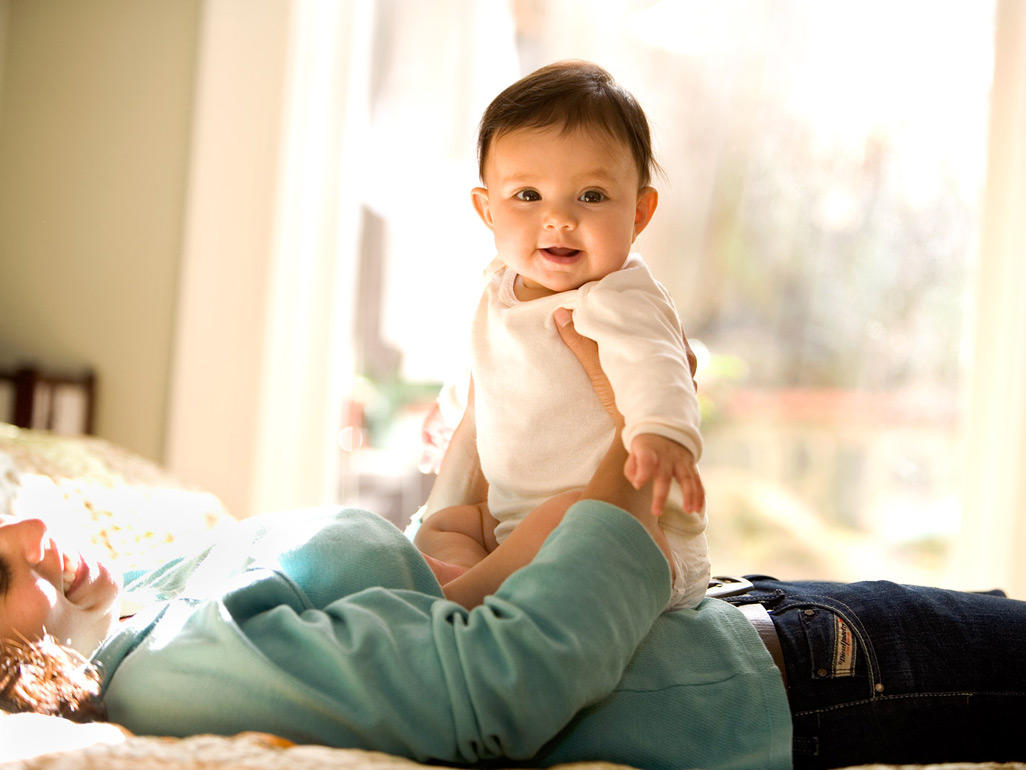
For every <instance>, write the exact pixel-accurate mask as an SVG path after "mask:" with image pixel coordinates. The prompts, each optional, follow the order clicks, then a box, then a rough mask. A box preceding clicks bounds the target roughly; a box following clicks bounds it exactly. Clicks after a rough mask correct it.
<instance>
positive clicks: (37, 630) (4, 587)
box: [0, 517, 121, 655]
mask: <svg viewBox="0 0 1026 770" xmlns="http://www.w3.org/2000/svg"><path fill="white" fill-rule="evenodd" d="M120 591H121V585H120V582H119V580H118V578H117V577H116V576H115V575H114V574H112V572H111V571H110V569H109V568H108V567H107V566H106V565H105V564H102V563H101V562H98V561H95V560H92V559H87V558H86V557H84V556H83V555H82V554H81V553H78V552H77V551H72V552H68V553H65V552H63V551H62V550H61V549H60V548H59V547H58V545H57V543H56V542H54V540H53V538H52V537H51V536H50V533H49V532H48V530H47V528H46V524H44V523H43V522H42V521H40V520H39V519H13V518H10V517H5V518H0V638H2V639H8V638H16V637H18V636H22V637H25V638H27V639H38V638H39V637H40V636H41V635H42V633H43V631H44V630H45V631H46V632H47V633H49V634H51V635H52V636H54V637H55V638H56V639H57V640H58V641H59V642H62V643H64V644H67V645H69V646H71V647H73V648H75V649H76V650H78V651H79V652H81V653H82V654H84V655H89V654H90V653H91V652H92V651H93V650H94V649H96V647H97V645H99V643H100V642H101V641H103V639H104V638H105V637H106V636H107V634H108V633H109V632H110V630H111V628H112V627H113V625H114V623H115V622H116V621H117V618H118V601H117V599H118V595H119V593H120Z"/></svg>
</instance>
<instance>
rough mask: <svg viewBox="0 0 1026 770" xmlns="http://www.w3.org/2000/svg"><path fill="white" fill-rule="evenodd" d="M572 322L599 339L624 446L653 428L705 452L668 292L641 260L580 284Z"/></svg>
mask: <svg viewBox="0 0 1026 770" xmlns="http://www.w3.org/2000/svg"><path fill="white" fill-rule="evenodd" d="M579 291H580V295H579V298H578V302H577V306H576V308H575V309H574V327H575V328H576V329H577V331H579V332H580V333H581V334H583V335H585V336H586V337H590V338H591V339H593V340H595V341H596V342H597V343H598V347H599V360H600V362H601V363H602V369H603V371H604V372H605V373H606V376H607V377H609V381H610V384H611V385H612V386H613V393H614V394H615V395H616V405H617V407H618V408H619V409H620V412H621V413H622V414H623V416H624V420H625V421H626V427H625V428H624V431H623V442H624V445H625V446H626V447H627V449H628V450H630V444H631V441H632V440H633V439H634V437H635V436H637V435H638V434H640V433H654V434H656V435H660V436H664V437H666V438H669V439H672V440H673V441H676V442H677V443H679V444H681V445H682V446H684V447H686V448H687V449H688V450H690V451H691V453H692V454H693V455H694V456H695V460H698V459H699V458H701V456H702V436H701V433H700V432H699V422H700V417H699V409H698V397H697V395H696V393H695V385H694V381H693V380H692V378H691V367H690V366H689V364H688V359H687V352H686V350H685V347H684V342H683V330H682V328H681V323H680V317H679V316H678V314H677V309H676V307H675V306H674V303H673V300H672V298H671V297H670V295H669V293H668V292H667V291H666V289H665V288H663V287H662V286H661V285H660V284H659V283H658V282H657V281H656V280H655V279H654V278H653V277H652V274H651V273H650V272H649V271H648V268H647V267H645V266H644V264H643V263H641V262H640V260H636V259H632V260H631V261H630V262H628V265H627V267H625V268H624V269H621V270H618V271H617V272H615V273H611V274H610V275H608V276H606V277H605V278H604V279H602V280H601V281H598V282H596V283H593V284H588V285H586V286H583V287H581V289H580V290H579Z"/></svg>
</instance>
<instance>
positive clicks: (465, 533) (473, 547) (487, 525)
mask: <svg viewBox="0 0 1026 770" xmlns="http://www.w3.org/2000/svg"><path fill="white" fill-rule="evenodd" d="M497 523H498V522H496V520H495V518H494V517H493V516H492V515H491V513H489V512H488V505H487V504H485V503H478V504H477V505H454V506H451V507H449V508H442V509H441V510H440V511H437V512H435V513H433V514H431V515H430V516H428V517H427V518H426V519H424V523H423V524H421V525H420V529H419V530H417V534H416V536H415V537H414V539H413V542H414V545H416V546H417V548H419V549H420V550H421V551H422V552H424V553H426V554H427V555H429V556H433V557H434V558H436V559H440V560H441V561H444V562H448V563H450V564H456V565H459V566H461V567H473V566H474V565H475V564H477V563H478V562H479V561H481V559H483V558H484V557H485V556H487V555H488V554H489V553H491V552H492V551H493V550H494V548H495V546H496V543H495V526H496V524H497Z"/></svg>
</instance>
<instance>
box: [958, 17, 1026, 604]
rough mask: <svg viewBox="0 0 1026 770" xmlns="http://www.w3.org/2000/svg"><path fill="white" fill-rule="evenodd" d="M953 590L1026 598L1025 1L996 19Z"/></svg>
mask: <svg viewBox="0 0 1026 770" xmlns="http://www.w3.org/2000/svg"><path fill="white" fill-rule="evenodd" d="M995 33H996V41H995V42H996V45H995V68H994V83H993V87H992V93H991V115H990V132H989V138H988V162H987V183H986V189H985V191H984V197H983V212H982V213H983V216H982V221H981V235H980V252H979V259H978V264H977V268H976V285H975V295H976V312H975V314H974V335H973V361H972V367H971V369H970V394H969V405H968V406H969V408H968V415H969V420H968V423H967V427H966V433H967V436H966V453H965V457H964V461H965V462H964V473H965V495H964V501H963V510H964V514H963V532H962V537H961V538H960V540H959V543H958V548H959V551H958V558H957V560H956V562H957V567H956V569H957V570H958V571H959V574H958V576H957V578H958V581H957V582H958V584H961V585H965V586H967V587H974V588H976V587H982V588H990V587H995V586H1000V587H1003V588H1005V589H1007V590H1008V592H1009V594H1010V595H1012V596H1014V597H1015V598H1017V599H1026V559H1024V558H1023V553H1022V549H1023V545H1024V544H1026V3H1024V2H1022V0H1000V2H999V3H998V6H997V17H996V20H995Z"/></svg>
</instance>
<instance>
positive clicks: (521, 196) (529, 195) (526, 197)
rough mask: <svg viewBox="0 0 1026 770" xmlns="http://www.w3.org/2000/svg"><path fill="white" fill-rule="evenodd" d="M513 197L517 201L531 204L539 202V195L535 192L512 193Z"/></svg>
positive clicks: (521, 191)
mask: <svg viewBox="0 0 1026 770" xmlns="http://www.w3.org/2000/svg"><path fill="white" fill-rule="evenodd" d="M513 197H514V198H516V199H517V200H518V201H528V202H533V201H540V200H541V195H539V194H538V191H537V190H520V191H519V192H517V193H514V194H513Z"/></svg>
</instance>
